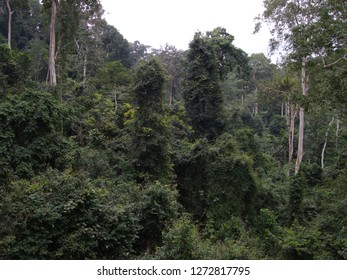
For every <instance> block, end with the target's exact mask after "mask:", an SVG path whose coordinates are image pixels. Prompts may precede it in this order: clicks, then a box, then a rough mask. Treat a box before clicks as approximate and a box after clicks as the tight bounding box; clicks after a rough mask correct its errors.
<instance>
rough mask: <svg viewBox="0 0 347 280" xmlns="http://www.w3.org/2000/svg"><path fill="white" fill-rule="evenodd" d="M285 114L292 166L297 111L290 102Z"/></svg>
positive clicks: (289, 161) (286, 106)
mask: <svg viewBox="0 0 347 280" xmlns="http://www.w3.org/2000/svg"><path fill="white" fill-rule="evenodd" d="M285 114H286V119H287V129H288V163H289V164H290V163H291V162H292V161H293V154H294V136H295V119H296V116H297V110H296V108H295V106H294V105H291V104H290V103H289V101H288V102H286V103H285ZM288 174H289V172H288Z"/></svg>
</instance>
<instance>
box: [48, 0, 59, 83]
mask: <svg viewBox="0 0 347 280" xmlns="http://www.w3.org/2000/svg"><path fill="white" fill-rule="evenodd" d="M56 18H57V0H52V6H51V24H50V30H49V36H50V37H49V62H48V73H49V84H50V85H51V86H56V85H57V74H56V70H55V49H56V42H55V22H56Z"/></svg>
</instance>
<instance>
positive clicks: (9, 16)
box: [6, 0, 12, 49]
mask: <svg viewBox="0 0 347 280" xmlns="http://www.w3.org/2000/svg"><path fill="white" fill-rule="evenodd" d="M6 7H7V13H8V32H7V44H8V47H9V48H10V49H11V34H12V9H11V5H10V0H6Z"/></svg>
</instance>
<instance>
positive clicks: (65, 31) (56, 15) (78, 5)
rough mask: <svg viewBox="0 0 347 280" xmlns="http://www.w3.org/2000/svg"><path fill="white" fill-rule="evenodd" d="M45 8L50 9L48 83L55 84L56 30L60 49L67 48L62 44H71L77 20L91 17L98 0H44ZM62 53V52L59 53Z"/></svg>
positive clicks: (77, 25) (99, 6)
mask: <svg viewBox="0 0 347 280" xmlns="http://www.w3.org/2000/svg"><path fill="white" fill-rule="evenodd" d="M43 3H44V5H45V7H46V9H48V8H49V9H50V26H49V33H50V42H49V63H48V64H49V65H48V75H49V84H50V85H52V86H55V85H56V84H57V73H56V56H57V42H56V37H57V36H56V32H57V29H58V27H59V29H58V31H59V40H60V42H59V46H60V50H62V49H63V47H64V48H67V47H66V46H63V44H71V42H73V40H72V39H73V37H74V36H75V35H76V32H77V29H78V27H79V22H80V21H81V20H82V19H86V18H92V17H94V16H95V15H96V14H98V13H99V11H100V10H101V4H100V1H99V0H71V1H66V0H65V1H64V0H45V1H44V2H43ZM60 55H64V53H62V54H60Z"/></svg>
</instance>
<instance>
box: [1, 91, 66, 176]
mask: <svg viewBox="0 0 347 280" xmlns="http://www.w3.org/2000/svg"><path fill="white" fill-rule="evenodd" d="M66 112H67V111H66V110H65V109H64V108H63V106H62V105H61V104H60V103H59V102H58V101H57V100H56V98H54V97H53V96H52V95H51V94H47V93H42V92H35V91H29V90H27V91H25V92H23V93H22V94H21V95H8V96H7V98H6V99H4V100H3V101H2V102H1V103H0V123H1V124H0V141H1V146H0V147H1V148H0V154H1V158H2V161H1V168H0V170H1V181H2V182H3V181H4V180H5V181H6V180H8V179H11V178H12V177H13V176H19V177H20V178H30V177H32V176H33V175H34V174H37V172H40V171H42V170H45V168H46V167H47V166H52V167H58V166H59V162H61V160H62V158H63V157H64V154H65V152H66V150H67V149H68V148H69V142H68V141H67V139H65V138H64V137H63V135H62V134H61V122H62V119H63V118H66V119H68V116H67V115H66Z"/></svg>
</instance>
